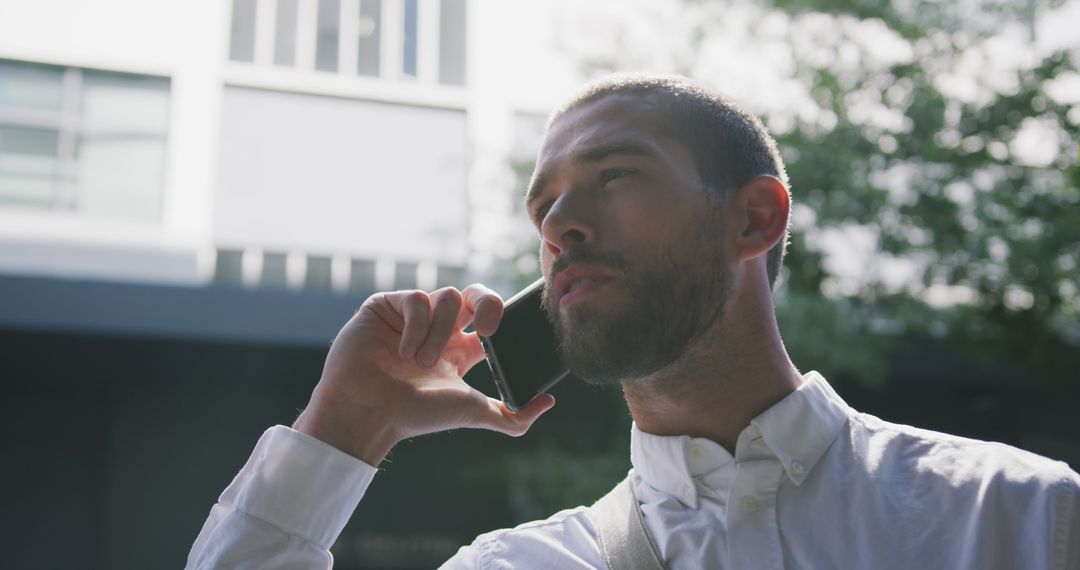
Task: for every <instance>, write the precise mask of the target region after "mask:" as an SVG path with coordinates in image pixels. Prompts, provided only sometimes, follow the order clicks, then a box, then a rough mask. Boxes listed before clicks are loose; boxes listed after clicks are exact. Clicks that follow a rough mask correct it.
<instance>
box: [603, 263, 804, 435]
mask: <svg viewBox="0 0 1080 570" xmlns="http://www.w3.org/2000/svg"><path fill="white" fill-rule="evenodd" d="M740 285H742V284H740ZM748 291H749V292H748ZM765 291H766V292H760V288H756V289H755V288H754V287H738V288H737V289H736V294H735V295H733V296H732V297H731V298H730V299H729V300H728V304H727V309H726V311H725V314H724V316H723V318H722V319H720V322H718V323H716V324H715V325H714V327H713V330H711V331H709V332H708V333H706V334H705V335H703V337H702V338H701V339H698V341H696V342H695V343H694V344H693V346H691V347H690V348H689V349H688V350H687V352H686V354H685V355H683V356H682V357H681V358H680V359H679V360H678V361H676V362H675V363H673V364H671V365H670V366H668V367H666V368H664V369H662V370H660V371H658V372H657V373H655V374H653V375H650V376H648V377H646V378H639V379H634V380H628V381H624V382H623V391H624V393H625V395H626V402H627V404H628V405H629V407H630V415H631V416H632V417H633V418H634V422H636V423H637V426H638V428H639V429H641V430H642V431H644V432H647V433H651V434H655V435H689V436H691V437H703V438H707V439H711V440H713V441H715V442H717V443H719V444H720V445H722V446H724V448H726V449H727V450H728V451H729V452H731V453H732V455H734V454H735V442H736V441H737V440H738V437H739V434H740V433H741V432H742V430H743V429H745V428H746V426H748V425H750V420H752V419H754V418H755V417H757V416H758V415H760V414H761V413H762V412H764V411H765V410H767V409H768V408H769V407H771V406H772V405H773V404H775V403H777V402H779V401H780V400H782V399H783V398H784V397H785V396H787V395H788V394H790V393H791V392H793V391H794V390H795V389H796V388H797V387H798V386H799V384H801V383H802V379H801V376H800V374H799V371H798V370H796V369H795V366H794V365H793V364H792V363H791V359H790V358H789V357H788V355H787V352H786V351H785V350H784V345H783V342H782V341H781V339H780V332H779V328H778V326H777V324H776V316H775V312H774V310H773V306H772V297H771V294H769V293H768V292H767V291H768V288H767V287H766V289H765Z"/></svg>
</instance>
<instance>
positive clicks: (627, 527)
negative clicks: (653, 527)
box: [592, 477, 666, 570]
mask: <svg viewBox="0 0 1080 570" xmlns="http://www.w3.org/2000/svg"><path fill="white" fill-rule="evenodd" d="M592 509H593V513H595V515H596V523H597V528H596V530H597V534H599V537H600V554H601V555H602V556H603V557H604V562H605V563H607V566H608V568H609V569H610V570H666V568H665V566H664V562H663V560H661V559H660V555H659V554H657V551H656V545H655V544H653V542H652V539H651V538H649V534H648V533H647V532H645V521H644V520H643V519H642V517H641V509H640V508H638V502H637V498H636V497H634V490H633V488H632V487H631V486H630V478H629V477H627V478H626V479H623V480H622V482H621V483H619V484H618V485H615V488H614V489H612V490H611V491H610V492H608V494H607V495H604V496H603V497H602V498H601V499H600V500H599V501H596V504H594V505H593V506H592Z"/></svg>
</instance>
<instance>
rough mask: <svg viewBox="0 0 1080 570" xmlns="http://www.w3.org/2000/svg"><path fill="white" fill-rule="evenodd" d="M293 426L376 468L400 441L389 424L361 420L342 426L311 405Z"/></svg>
mask: <svg viewBox="0 0 1080 570" xmlns="http://www.w3.org/2000/svg"><path fill="white" fill-rule="evenodd" d="M292 428H293V429H294V430H296V431H298V432H300V433H302V434H304V435H307V436H310V437H313V438H315V439H318V440H319V441H322V442H323V443H326V444H327V445H330V446H332V447H335V448H337V449H338V450H340V451H342V452H344V453H347V454H349V455H351V456H353V457H355V458H357V459H359V460H360V461H363V462H364V463H367V464H368V465H371V466H372V467H378V466H379V464H380V463H382V461H383V459H385V458H386V456H387V454H389V453H390V450H391V449H393V447H394V446H395V445H397V443H398V441H399V439H398V438H395V437H394V436H393V433H392V432H391V430H390V429H389V426H387V425H386V424H382V423H379V422H377V421H358V422H355V423H353V424H352V425H341V424H338V423H337V422H333V421H330V420H328V419H327V418H325V417H322V415H321V414H319V413H318V411H317V410H312V409H311V408H310V407H309V408H308V409H306V410H304V411H303V412H302V413H301V414H300V417H298V418H296V421H295V422H294V423H293V426H292Z"/></svg>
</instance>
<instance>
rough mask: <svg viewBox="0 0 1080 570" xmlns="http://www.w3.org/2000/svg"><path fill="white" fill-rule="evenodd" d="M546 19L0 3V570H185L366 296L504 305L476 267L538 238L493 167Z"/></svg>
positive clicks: (415, 3) (525, 113) (283, 4)
mask: <svg viewBox="0 0 1080 570" xmlns="http://www.w3.org/2000/svg"><path fill="white" fill-rule="evenodd" d="M551 14H552V9H551V7H550V5H548V4H546V3H544V2H541V3H528V4H525V3H503V2H500V1H499V0H235V1H232V2H230V1H225V0H184V1H182V0H157V1H147V0H94V1H92V2H87V1H85V0H0V362H2V363H3V364H2V365H0V405H2V406H3V409H4V410H5V414H6V415H7V418H8V419H9V420H10V421H12V422H13V425H17V426H18V427H16V428H15V429H14V431H9V433H11V434H12V435H11V437H10V438H7V439H5V440H4V443H3V444H0V452H2V453H3V455H4V456H5V457H7V458H8V462H7V463H6V465H9V466H10V468H8V469H5V470H3V473H2V474H0V487H2V488H5V489H9V490H14V491H15V496H13V497H10V500H9V499H7V498H6V499H5V508H4V509H3V513H2V514H0V527H2V528H5V529H13V532H14V533H15V534H14V535H12V536H13V538H12V542H13V543H15V544H17V545H18V547H17V548H15V549H14V550H13V551H10V552H8V553H7V554H6V555H5V562H7V563H8V564H10V565H12V566H13V567H41V566H45V567H63V568H75V567H92V568H98V567H101V568H154V567H177V566H178V565H181V564H182V560H183V555H184V554H185V553H186V551H187V548H188V547H189V545H190V542H191V540H193V538H194V536H195V533H196V532H197V530H198V525H199V524H201V520H202V519H203V518H204V517H205V515H206V512H207V509H209V507H210V505H211V504H212V501H213V497H214V496H215V494H216V493H217V492H219V491H220V489H221V488H222V486H223V485H224V484H225V483H226V482H227V480H228V478H229V477H231V473H232V472H234V471H235V468H236V465H233V463H232V462H233V461H234V460H241V459H242V458H243V456H244V454H245V453H246V452H247V450H248V449H249V448H250V445H251V443H252V442H253V441H254V439H253V438H255V437H257V435H258V432H259V431H261V430H262V429H263V428H265V426H266V425H267V424H268V423H277V422H286V423H287V422H288V421H290V420H291V418H290V417H289V416H290V414H292V413H293V411H294V410H295V409H296V407H297V406H302V405H303V402H304V401H305V400H306V394H307V393H309V392H310V388H311V387H310V385H308V384H309V382H310V381H311V380H312V379H313V378H317V376H318V370H319V367H320V366H321V364H320V363H321V359H322V355H323V354H324V352H325V349H326V346H327V345H328V343H329V341H330V339H331V338H332V337H333V335H334V333H335V332H336V331H337V330H338V328H339V327H340V326H341V324H342V323H343V322H344V321H345V320H346V319H347V318H348V317H349V316H350V315H352V313H353V311H354V310H355V308H356V306H357V305H358V304H359V302H360V301H361V300H362V299H363V297H364V296H366V295H367V294H369V293H370V292H372V291H374V290H376V289H388V288H411V287H421V288H427V289H431V288H435V287H437V286H441V285H444V284H452V285H458V286H461V285H464V284H465V283H466V282H468V281H471V280H474V279H484V280H485V281H488V282H489V283H490V282H491V281H492V279H494V280H495V281H497V282H496V283H493V284H495V285H496V286H499V283H498V281H499V279H500V274H499V273H498V271H497V269H498V267H499V264H498V263H495V264H492V262H491V260H492V259H493V258H498V257H500V256H501V257H503V258H510V257H512V255H513V254H514V253H515V252H517V251H523V250H527V249H530V248H531V247H532V245H531V244H530V243H529V240H530V239H535V238H531V237H530V235H529V233H530V232H529V231H528V230H527V229H523V228H522V227H521V224H520V218H516V217H515V214H513V212H514V211H515V210H519V209H520V204H519V202H520V200H519V196H520V194H519V193H520V191H521V188H520V187H517V188H515V176H514V171H513V169H512V168H511V160H518V161H527V160H528V156H529V155H530V154H531V153H533V152H535V148H534V146H535V142H536V131H537V130H538V129H539V127H540V125H541V124H542V119H543V116H544V114H545V113H546V111H547V109H548V108H549V107H550V104H551V101H550V99H546V98H544V97H538V95H537V93H539V92H541V91H540V90H537V89H534V88H532V86H535V84H536V83H538V82H539V80H540V79H542V78H544V77H550V76H551V74H550V73H549V72H550V71H551V69H552V67H551V65H552V64H551V63H550V62H548V63H545V62H544V60H543V57H537V56H534V55H522V52H523V50H524V52H525V53H530V54H535V53H537V52H543V51H544V50H545V49H547V47H548V45H547V44H546V43H544V41H541V42H539V43H538V42H537V41H536V39H537V38H540V39H543V38H548V39H550V36H549V35H548V32H545V31H544V30H545V29H549V27H546V25H545V24H544V22H543V20H544V18H547V19H549V20H550V19H551V18H552V15H551ZM511 24H512V25H511ZM545 41H546V40H545ZM529 46H531V47H529ZM530 50H531V51H530ZM488 60H495V61H507V60H509V61H514V62H515V63H516V64H520V65H519V67H513V66H500V65H498V64H496V65H494V66H493V65H489V64H488V63H487V61H488ZM538 65H544V66H547V67H545V68H544V72H543V73H540V74H536V73H535V72H534V71H533V70H534V69H535V68H536V66H538ZM556 65H557V64H556ZM523 78H524V79H526V80H528V81H523V80H522V79H523ZM529 81H532V84H530V83H529ZM565 81H566V82H567V83H568V84H572V83H573V82H574V77H573V76H572V75H567V76H566V77H565ZM548 83H550V82H548ZM531 85H532V86H531ZM546 88H547V89H549V90H550V85H547V86H546ZM515 94H523V95H522V96H521V97H518V96H517V95H515ZM503 265H504V266H505V265H506V264H505V263H504V264H503ZM510 267H511V269H510V270H505V269H504V270H503V272H502V274H501V279H502V281H501V284H502V286H501V289H500V290H501V291H502V292H503V293H504V294H507V293H510V292H512V291H511V290H510V289H512V287H513V281H512V279H510V277H512V274H513V272H514V269H513V266H512V265H511V266H510ZM526 269H528V268H526ZM151 520H152V521H156V522H155V523H154V524H145V521H151ZM449 524H450V525H451V526H453V523H452V522H451V523H449ZM9 535H10V533H9ZM348 536H349V537H351V538H349V541H350V542H349V543H350V544H368V542H370V541H368V542H364V541H365V540H367V539H365V536H367V535H365V534H362V533H360V534H357V533H353V534H351V535H348ZM384 538H385V537H384ZM394 540H400V541H402V542H401V543H402V544H413V543H414V542H415V539H414V538H410V537H409V536H403V537H399V538H396V539H394ZM454 540H458V538H457V537H455V538H454ZM57 541H62V542H63V543H64V547H63V548H53V547H52V545H53V544H55V543H57ZM379 541H381V542H379ZM379 541H376V542H377V543H378V544H385V540H384V539H383V538H380V539H379ZM443 542H446V541H443ZM443 542H439V541H436V543H437V544H443ZM394 544H397V543H394ZM350 548H351V547H350ZM365 548H366V547H365ZM410 548H411V547H410ZM440 548H441V547H440ZM361 550H362V551H363V552H368V550H370V549H367V550H364V549H361ZM415 550H416V549H415V548H413V549H412V550H408V551H407V552H413V553H414V555H415V552H414V551H415ZM395 552H396V551H395ZM407 552H406V554H407ZM368 554H370V553H368ZM421 554H423V553H421ZM431 555H432V554H431V553H428V554H427V555H426V556H431ZM434 555H435V556H442V555H443V552H442V550H436V551H435V552H434ZM358 556H359V555H358ZM364 556H367V554H365V555H364ZM341 560H342V561H343V566H342V567H349V563H348V557H347V556H344V555H343V558H342V559H341ZM417 560H420V562H419V563H418V564H419V566H420V567H426V566H429V565H430V560H429V559H426V558H420V559H417ZM414 561H415V560H414Z"/></svg>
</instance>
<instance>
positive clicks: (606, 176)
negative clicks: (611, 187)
mask: <svg viewBox="0 0 1080 570" xmlns="http://www.w3.org/2000/svg"><path fill="white" fill-rule="evenodd" d="M631 174H635V172H634V171H633V170H630V169H629V168H607V169H605V170H604V171H603V172H601V173H600V185H601V186H605V185H607V183H608V182H611V181H612V180H616V179H619V178H622V177H624V176H630V175H631Z"/></svg>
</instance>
